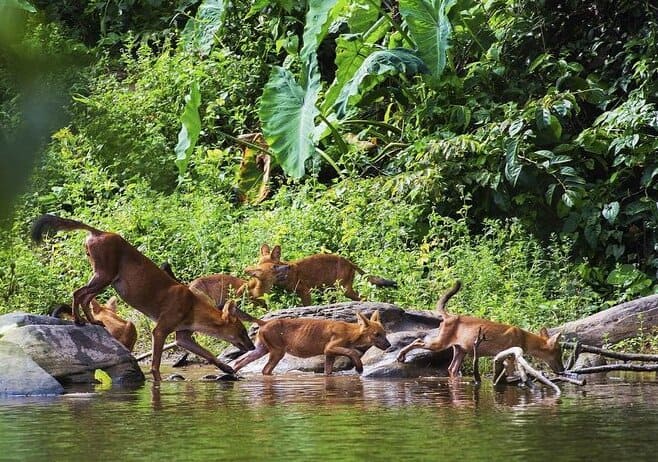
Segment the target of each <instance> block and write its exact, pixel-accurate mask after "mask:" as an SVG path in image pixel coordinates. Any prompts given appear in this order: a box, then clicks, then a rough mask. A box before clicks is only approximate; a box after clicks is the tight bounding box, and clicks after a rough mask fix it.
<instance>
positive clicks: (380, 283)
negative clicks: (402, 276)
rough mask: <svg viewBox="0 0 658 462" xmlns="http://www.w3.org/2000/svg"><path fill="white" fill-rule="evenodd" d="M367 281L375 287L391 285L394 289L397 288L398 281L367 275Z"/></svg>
mask: <svg viewBox="0 0 658 462" xmlns="http://www.w3.org/2000/svg"><path fill="white" fill-rule="evenodd" d="M368 282H369V283H370V284H373V285H375V286H377V287H392V288H394V289H397V288H398V283H397V282H395V281H391V280H390V279H384V278H380V277H378V276H368Z"/></svg>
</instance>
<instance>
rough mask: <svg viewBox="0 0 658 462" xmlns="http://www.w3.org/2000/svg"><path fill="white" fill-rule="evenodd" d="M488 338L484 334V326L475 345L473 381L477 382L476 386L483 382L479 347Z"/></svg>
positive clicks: (479, 330)
mask: <svg viewBox="0 0 658 462" xmlns="http://www.w3.org/2000/svg"><path fill="white" fill-rule="evenodd" d="M486 340H487V338H486V336H485V335H484V334H482V326H480V327H479V328H478V336H477V338H476V339H475V343H473V380H474V381H475V383H476V384H479V383H481V382H482V377H481V376H480V369H479V367H478V360H479V359H480V357H479V356H478V347H479V346H480V344H481V343H482V342H486Z"/></svg>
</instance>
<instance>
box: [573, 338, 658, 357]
mask: <svg viewBox="0 0 658 462" xmlns="http://www.w3.org/2000/svg"><path fill="white" fill-rule="evenodd" d="M563 345H564V346H565V347H567V348H577V347H578V346H580V351H586V352H588V353H596V354H598V355H601V356H607V357H608V358H614V359H621V360H623V361H649V362H658V355H647V354H641V353H620V352H618V351H611V350H604V349H603V348H598V347H594V346H590V345H583V344H580V343H579V342H575V343H573V342H564V343H563Z"/></svg>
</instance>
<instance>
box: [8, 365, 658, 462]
mask: <svg viewBox="0 0 658 462" xmlns="http://www.w3.org/2000/svg"><path fill="white" fill-rule="evenodd" d="M165 372H167V371H165ZM176 372H181V373H182V374H183V375H184V376H185V377H186V378H187V380H186V381H183V382H175V381H167V382H163V383H161V384H160V385H159V386H154V385H153V383H152V382H147V383H146V384H145V385H144V386H142V387H139V388H136V389H125V388H117V387H113V388H111V389H109V390H99V389H97V390H96V391H94V389H88V390H82V391H81V392H78V393H70V394H67V395H64V396H60V397H53V398H5V399H0V460H3V461H4V460H21V461H23V460H40V461H43V460H160V459H162V460H310V459H318V460H396V459H403V460H542V461H551V460H553V461H556V460H560V461H562V460H597V461H602V460H658V442H656V434H657V432H658V412H657V411H658V380H656V377H655V375H654V374H651V375H643V376H640V375H629V376H616V377H611V378H608V379H603V380H600V381H599V382H598V383H593V382H592V383H590V384H588V385H586V386H585V387H576V386H573V385H562V389H563V392H564V393H563V395H562V396H561V397H560V398H555V397H554V396H553V393H552V392H551V391H549V390H546V389H537V390H527V389H520V388H516V387H506V388H504V389H503V390H495V389H494V388H493V387H492V386H491V383H490V381H489V380H485V383H484V384H483V385H481V386H480V387H476V386H474V385H472V384H471V383H470V382H469V378H464V379H463V380H461V381H449V380H447V379H416V380H396V381H382V380H363V379H361V378H359V377H358V376H356V375H353V374H350V375H338V376H334V377H324V376H322V375H312V374H304V375H289V374H286V375H279V376H274V377H262V376H256V375H254V376H249V377H245V378H244V379H243V380H240V381H238V382H205V381H202V380H201V376H203V375H204V374H208V373H215V370H213V369H211V368H200V367H191V368H189V369H187V370H183V371H180V370H177V371H176ZM165 376H166V374H165ZM71 391H73V390H71ZM77 391H80V390H77Z"/></svg>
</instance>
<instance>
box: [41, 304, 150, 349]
mask: <svg viewBox="0 0 658 462" xmlns="http://www.w3.org/2000/svg"><path fill="white" fill-rule="evenodd" d="M91 311H92V314H93V316H94V319H95V320H96V321H100V322H102V323H103V325H104V326H105V329H107V331H108V332H109V333H110V335H112V337H114V338H115V339H117V340H118V341H119V343H121V344H122V345H123V346H125V347H126V348H127V349H128V351H133V348H134V347H135V342H136V341H137V329H136V328H135V325H134V324H133V323H132V322H131V321H128V320H127V319H123V318H122V317H121V316H119V315H118V314H117V298H116V297H111V298H110V299H109V300H108V301H107V304H105V305H102V304H100V303H98V301H97V300H96V299H95V298H92V299H91ZM50 315H51V316H54V317H56V318H61V319H70V320H73V308H71V307H70V306H69V305H60V306H58V307H57V308H55V309H54V310H53V311H52V313H50Z"/></svg>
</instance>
